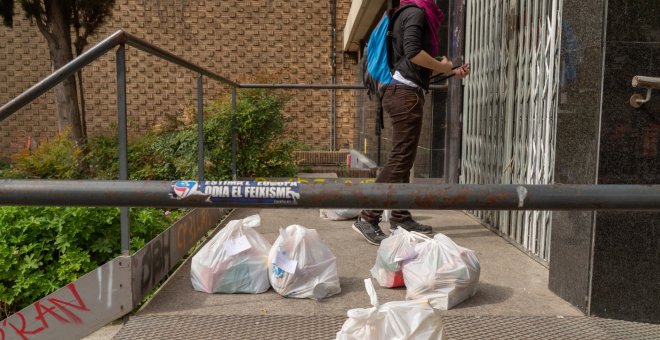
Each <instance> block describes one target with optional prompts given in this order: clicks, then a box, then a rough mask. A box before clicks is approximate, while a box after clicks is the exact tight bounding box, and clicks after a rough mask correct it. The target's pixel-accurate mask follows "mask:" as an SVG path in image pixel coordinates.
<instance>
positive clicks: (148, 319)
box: [115, 209, 616, 339]
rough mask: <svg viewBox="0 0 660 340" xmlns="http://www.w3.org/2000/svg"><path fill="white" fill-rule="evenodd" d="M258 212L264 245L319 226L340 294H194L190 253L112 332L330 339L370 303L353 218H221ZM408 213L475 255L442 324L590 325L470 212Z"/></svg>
mask: <svg viewBox="0 0 660 340" xmlns="http://www.w3.org/2000/svg"><path fill="white" fill-rule="evenodd" d="M256 213H258V214H260V215H261V219H262V226H261V227H260V228H259V231H260V232H261V233H262V234H263V235H264V236H265V237H266V239H268V240H269V241H270V242H271V243H272V242H274V241H275V239H276V238H277V235H278V229H279V228H283V227H286V226H288V225H291V224H299V225H302V226H305V227H308V228H314V229H317V230H318V232H319V234H320V235H321V237H322V239H323V241H324V242H326V244H327V245H328V246H329V247H330V248H331V250H332V251H333V252H334V254H335V256H336V257H337V268H338V272H339V276H340V283H341V288H342V292H341V294H339V295H336V296H333V297H330V298H328V299H326V300H325V301H323V302H317V301H313V300H308V299H289V298H284V297H282V296H280V295H278V294H277V293H275V292H274V291H273V290H272V289H271V290H269V291H268V292H266V293H263V294H257V295H250V294H206V293H201V292H196V291H194V290H193V289H192V286H191V283H190V261H189V260H188V261H186V262H185V263H184V264H183V265H182V266H181V267H180V269H179V270H178V271H177V272H176V274H175V275H174V276H172V277H171V278H170V280H169V281H168V282H167V283H166V284H164V285H163V287H162V288H161V289H160V291H159V292H158V293H157V294H156V295H155V296H154V298H153V299H152V300H151V301H150V302H149V303H148V304H147V305H146V306H144V307H143V309H142V310H140V311H139V312H138V313H137V315H136V316H134V317H132V318H131V320H130V321H129V322H128V323H127V324H126V325H125V326H124V327H123V328H121V329H120V330H119V332H118V333H117V334H116V336H115V338H116V339H129V338H145V339H146V338H150V339H154V338H160V337H161V336H163V337H169V336H174V335H175V334H176V336H177V337H184V338H207V337H210V338H236V339H241V338H254V337H255V334H262V332H265V333H263V337H264V338H278V334H279V336H283V334H286V335H287V337H289V336H294V335H295V336H296V337H298V338H300V337H302V338H310V339H311V338H332V337H333V336H334V333H336V332H337V331H339V329H340V328H341V324H342V323H343V322H344V321H345V320H346V312H347V311H348V310H349V309H351V308H365V307H369V306H370V304H369V298H368V296H367V294H366V292H365V289H364V283H363V280H364V279H365V278H369V277H370V273H369V270H370V268H371V267H372V266H373V264H374V260H375V256H376V250H377V247H376V246H372V245H369V244H368V243H366V242H365V241H364V239H363V238H362V236H361V235H359V234H357V233H356V232H355V231H353V230H352V228H351V224H352V222H353V221H328V220H324V219H322V218H320V217H319V210H318V209H261V210H259V209H237V210H235V211H234V212H232V214H231V215H230V217H229V218H228V219H227V221H228V220H230V219H240V218H243V217H246V216H249V215H252V214H256ZM413 215H414V216H415V217H416V219H417V220H419V221H420V222H423V223H425V224H429V225H432V226H434V231H435V232H442V233H444V234H446V235H448V236H449V237H451V238H452V239H453V240H454V241H455V242H456V243H458V244H459V245H461V246H464V247H467V248H470V249H473V250H475V251H476V252H477V255H478V257H479V260H480V263H481V277H480V283H479V288H478V292H477V294H476V295H475V296H474V297H473V298H471V299H469V300H467V301H465V302H463V303H461V304H460V305H458V306H456V307H454V308H453V309H451V310H449V311H444V312H442V313H443V315H445V318H446V320H449V325H450V326H452V327H454V328H451V327H448V330H453V331H454V332H458V333H459V334H468V333H469V332H475V331H477V330H478V329H477V328H479V327H481V330H480V331H483V332H486V334H493V335H494V334H496V332H493V329H494V328H497V327H498V326H497V325H505V324H507V323H511V324H515V325H517V327H518V328H521V327H522V328H523V329H526V330H529V331H531V330H533V329H534V327H536V326H538V324H539V322H541V323H542V324H544V325H549V326H548V327H550V326H552V328H554V329H567V330H568V331H569V332H570V331H571V329H573V330H575V331H577V332H580V330H576V328H575V327H577V326H575V324H576V323H577V324H579V325H580V326H579V327H586V325H587V324H588V323H589V324H592V323H593V322H592V321H591V320H593V318H586V317H582V313H581V312H580V311H579V310H577V309H576V308H574V307H573V306H571V305H570V304H568V303H567V302H565V301H563V300H562V299H560V298H559V297H557V296H556V295H554V294H553V293H552V292H550V291H549V290H548V288H547V284H548V270H547V268H545V267H544V266H542V265H541V264H539V263H538V262H536V261H534V260H533V259H531V258H529V257H528V256H526V255H525V254H523V253H522V252H521V251H520V250H518V249H517V248H515V247H514V246H512V245H511V244H509V243H508V242H507V241H505V240H504V239H502V238H501V237H499V236H497V235H496V234H494V233H493V232H491V231H490V230H488V229H486V228H485V227H483V226H482V225H480V224H479V223H478V222H477V221H476V220H475V219H474V218H472V217H471V216H469V215H468V214H466V213H463V212H460V211H428V210H423V211H413ZM227 221H225V222H227ZM381 225H382V226H387V223H382V224H381ZM383 229H384V230H385V231H387V230H388V229H387V228H383ZM374 284H375V286H376V287H377V293H378V297H379V301H380V302H381V303H385V302H388V301H394V300H404V299H405V288H399V289H385V288H379V287H378V284H377V283H376V282H375V281H374ZM452 320H453V321H452ZM525 320H527V321H525ZM479 325H481V326H479ZM478 326H479V327H478ZM461 327H463V328H461ZM489 327H490V328H489ZM571 327H573V328H571ZM579 327H578V328H579ZM590 327H591V326H590ZM505 328H506V327H505ZM508 329H509V330H510V328H508ZM591 331H594V332H595V333H590V334H596V335H594V337H602V336H599V334H601V333H599V332H601V329H600V328H593V327H592V329H591ZM250 332H251V333H250ZM255 332H256V333H255ZM465 332H468V333H465ZM450 333H451V332H450ZM248 334H249V335H248ZM470 334H477V333H470ZM567 334H573V333H567ZM165 335H167V336H165ZM583 335H584V334H583ZM605 335H607V334H605ZM506 336H509V335H505V337H506ZM292 338H293V337H292ZM587 338H589V337H587ZM602 338H608V337H607V336H605V337H602ZM614 338H616V337H614Z"/></svg>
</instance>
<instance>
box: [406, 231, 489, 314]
mask: <svg viewBox="0 0 660 340" xmlns="http://www.w3.org/2000/svg"><path fill="white" fill-rule="evenodd" d="M415 251H416V252H417V257H415V258H414V259H412V260H410V261H406V262H404V264H403V279H404V281H405V283H406V288H407V291H406V299H419V298H422V297H426V298H428V299H429V303H430V304H431V305H432V306H433V307H434V308H437V309H440V310H448V309H450V308H452V307H454V306H455V305H457V304H459V303H460V302H462V301H464V300H466V299H468V298H470V297H472V296H474V294H476V292H477V284H478V283H479V273H480V270H481V266H480V265H479V259H478V258H477V255H476V254H475V253H474V251H472V250H470V249H467V248H463V247H461V246H459V245H457V244H456V243H454V241H452V240H451V239H450V238H449V237H447V236H445V235H443V234H436V235H435V237H434V238H433V240H429V241H425V242H421V243H419V244H417V245H416V246H415Z"/></svg>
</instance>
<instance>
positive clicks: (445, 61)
mask: <svg viewBox="0 0 660 340" xmlns="http://www.w3.org/2000/svg"><path fill="white" fill-rule="evenodd" d="M435 60H437V61H439V62H440V64H441V65H440V69H438V70H436V72H439V73H445V74H447V73H450V72H451V69H452V68H453V67H454V63H452V62H451V60H449V58H447V57H445V56H442V57H436V58H435Z"/></svg>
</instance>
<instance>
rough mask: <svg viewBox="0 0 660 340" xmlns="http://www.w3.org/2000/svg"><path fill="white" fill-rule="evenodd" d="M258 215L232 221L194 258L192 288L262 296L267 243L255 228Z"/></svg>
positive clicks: (266, 280) (266, 286)
mask: <svg viewBox="0 0 660 340" xmlns="http://www.w3.org/2000/svg"><path fill="white" fill-rule="evenodd" d="M260 224H261V218H260V217H259V215H252V216H249V217H246V218H244V219H242V220H233V221H229V223H227V225H226V226H225V227H224V228H223V229H222V230H220V232H218V233H217V234H216V235H215V236H214V237H213V239H211V241H209V242H208V243H207V244H205V245H204V246H203V247H202V249H200V250H199V251H198V252H197V254H195V256H193V258H192V265H191V270H190V278H191V281H192V285H193V288H194V289H195V290H199V291H202V292H206V293H263V292H265V291H267V290H268V289H269V288H270V283H269V282H268V251H269V250H270V247H271V246H270V242H268V241H267V240H266V239H265V238H264V237H263V236H261V234H259V233H258V232H257V231H256V230H254V227H258V226H259V225H260Z"/></svg>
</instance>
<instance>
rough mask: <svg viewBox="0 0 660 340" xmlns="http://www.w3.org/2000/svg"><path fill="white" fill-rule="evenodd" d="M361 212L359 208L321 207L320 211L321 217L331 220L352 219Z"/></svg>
mask: <svg viewBox="0 0 660 340" xmlns="http://www.w3.org/2000/svg"><path fill="white" fill-rule="evenodd" d="M359 214H360V210H359V209H321V210H320V212H319V215H320V217H321V218H323V219H326V220H330V221H344V220H352V219H354V218H357V217H358V215H359Z"/></svg>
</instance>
